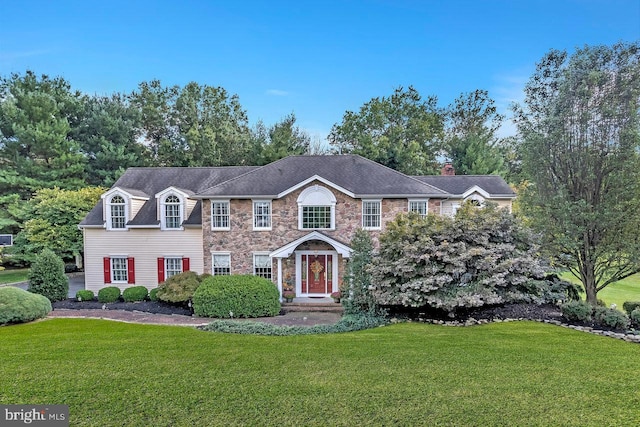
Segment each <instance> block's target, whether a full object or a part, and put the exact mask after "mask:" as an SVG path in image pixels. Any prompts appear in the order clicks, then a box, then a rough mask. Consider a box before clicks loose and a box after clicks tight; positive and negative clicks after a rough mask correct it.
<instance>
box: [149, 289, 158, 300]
mask: <svg viewBox="0 0 640 427" xmlns="http://www.w3.org/2000/svg"><path fill="white" fill-rule="evenodd" d="M149 301H158V288H153V289H151V290H150V291H149Z"/></svg>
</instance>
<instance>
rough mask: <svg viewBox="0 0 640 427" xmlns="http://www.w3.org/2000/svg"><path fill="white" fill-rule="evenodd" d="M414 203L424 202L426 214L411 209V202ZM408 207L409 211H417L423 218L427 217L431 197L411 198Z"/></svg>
mask: <svg viewBox="0 0 640 427" xmlns="http://www.w3.org/2000/svg"><path fill="white" fill-rule="evenodd" d="M412 203H424V206H425V211H424V214H423V213H421V212H419V211H416V210H412V209H411V204H412ZM407 209H408V211H409V212H415V213H417V214H418V215H420V217H421V218H425V217H426V216H427V215H428V214H429V199H409V205H408V207H407Z"/></svg>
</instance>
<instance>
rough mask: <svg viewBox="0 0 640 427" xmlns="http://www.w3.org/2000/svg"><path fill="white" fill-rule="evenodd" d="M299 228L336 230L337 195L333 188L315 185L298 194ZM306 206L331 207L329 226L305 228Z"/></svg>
mask: <svg viewBox="0 0 640 427" xmlns="http://www.w3.org/2000/svg"><path fill="white" fill-rule="evenodd" d="M297 202H298V230H305V231H307V230H335V229H336V202H337V201H336V197H335V196H334V195H333V192H331V190H329V189H327V188H325V187H323V186H321V185H317V184H316V185H313V186H311V187H308V188H306V189H304V190H303V191H302V192H301V193H300V195H299V196H298V200H297ZM305 207H329V208H330V209H331V210H330V212H331V221H330V225H329V228H305V227H304V208H305Z"/></svg>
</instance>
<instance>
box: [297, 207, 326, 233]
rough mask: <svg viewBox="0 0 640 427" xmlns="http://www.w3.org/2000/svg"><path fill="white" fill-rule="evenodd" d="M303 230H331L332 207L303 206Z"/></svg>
mask: <svg viewBox="0 0 640 427" xmlns="http://www.w3.org/2000/svg"><path fill="white" fill-rule="evenodd" d="M302 228H331V206H303V207H302Z"/></svg>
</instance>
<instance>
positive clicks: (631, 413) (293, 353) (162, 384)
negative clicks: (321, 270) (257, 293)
mask: <svg viewBox="0 0 640 427" xmlns="http://www.w3.org/2000/svg"><path fill="white" fill-rule="evenodd" d="M0 348H1V349H2V351H0V378H1V379H2V380H1V381H0V403H2V404H17V403H23V404H24V403H32V404H41V403H46V404H67V405H69V406H70V412H71V425H72V426H87V425H95V426H115V425H118V426H122V425H126V426H217V425H220V426H233V425H258V426H264V425H291V426H303V425H304V426H309V425H310V426H325V425H345V426H355V425H403V426H404V425H407V426H408V425H412V426H413V425H426V426H438V425H456V426H461V425H462V426H465V425H468V426H485V425H504V426H515V425H538V426H548V425H563V426H570V425H574V426H587V425H592V426H603V425H617V426H619V425H636V422H637V421H638V419H640V393H639V392H638V384H637V378H638V360H640V346H639V345H637V344H630V343H626V342H623V341H618V340H614V339H611V338H605V337H600V336H595V335H590V334H586V333H582V332H577V331H574V330H570V329H564V328H561V327H557V326H551V325H546V324H540V323H535V322H513V323H496V324H490V325H483V326H476V327H467V328H456V327H445V326H436V325H425V324H417V323H409V324H398V325H393V326H387V327H384V328H376V329H371V330H367V331H360V332H353V333H345V334H333V335H315V336H290V337H261V336H247V335H226V334H219V333H212V332H202V331H198V330H195V329H190V328H181V327H170V326H149V325H133V324H125V323H117V322H110V321H105V320H83V319H54V320H47V321H42V322H36V323H32V324H26V325H17V326H10V327H2V328H0Z"/></svg>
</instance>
